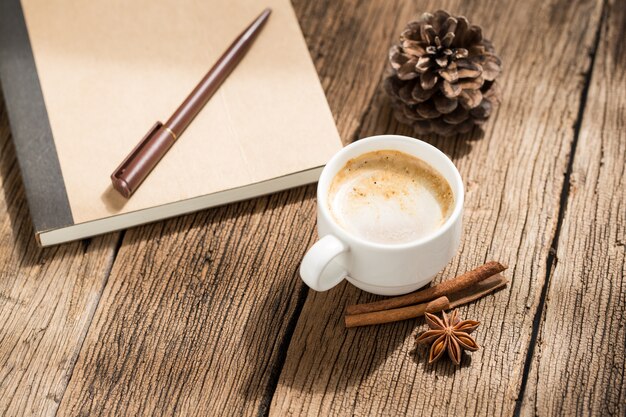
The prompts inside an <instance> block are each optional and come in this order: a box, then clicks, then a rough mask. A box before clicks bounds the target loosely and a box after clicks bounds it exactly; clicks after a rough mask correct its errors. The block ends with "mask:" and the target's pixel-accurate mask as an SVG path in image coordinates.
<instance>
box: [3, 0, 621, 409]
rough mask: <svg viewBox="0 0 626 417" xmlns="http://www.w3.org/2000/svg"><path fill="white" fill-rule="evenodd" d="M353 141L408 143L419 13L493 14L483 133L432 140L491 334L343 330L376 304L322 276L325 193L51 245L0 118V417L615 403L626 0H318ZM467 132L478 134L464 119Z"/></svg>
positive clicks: (320, 27)
mask: <svg viewBox="0 0 626 417" xmlns="http://www.w3.org/2000/svg"><path fill="white" fill-rule="evenodd" d="M294 7H295V9H296V13H297V15H298V18H299V20H300V23H301V25H302V30H303V32H304V34H305V37H306V39H307V43H308V45H309V48H310V52H311V55H312V57H313V59H314V61H315V64H316V67H317V70H318V72H319V76H320V79H321V81H322V84H323V86H324V89H325V91H326V94H327V96H328V100H329V102H330V106H331V108H332V111H333V114H334V116H335V120H336V122H337V125H338V127H339V131H340V133H341V136H342V138H343V140H344V141H345V142H346V143H347V142H350V141H352V140H354V139H356V138H360V137H364V136H369V135H374V134H380V133H398V134H405V135H411V131H410V130H409V129H407V128H406V127H404V126H401V125H399V124H397V123H396V122H395V121H394V120H393V118H392V117H391V115H390V109H389V104H388V102H387V101H386V100H385V97H384V94H383V93H382V90H381V82H380V81H381V78H382V74H383V71H384V70H385V66H386V62H385V59H386V56H387V49H388V47H389V45H390V44H391V42H393V41H394V40H395V39H396V38H397V36H398V34H399V33H400V31H401V29H402V27H403V26H404V24H405V23H406V22H408V21H409V20H410V19H411V17H413V16H415V15H417V14H418V13H421V12H423V11H426V10H431V11H432V10H435V9H436V8H438V7H445V8H447V9H448V10H451V11H455V12H457V13H459V14H465V15H466V16H468V17H469V18H470V20H471V21H472V22H475V23H479V24H481V25H483V27H484V32H485V34H486V35H487V36H488V37H490V38H492V40H493V41H494V43H495V45H496V47H497V49H498V50H499V51H500V53H501V56H502V58H503V61H504V64H505V73H504V74H503V76H502V79H501V81H502V87H503V103H502V106H501V107H500V109H499V111H498V112H497V113H496V114H495V115H494V116H493V117H492V119H491V120H490V121H489V123H488V124H487V125H486V127H485V133H484V137H482V138H480V139H475V138H474V139H472V137H473V136H472V135H467V136H461V137H457V138H452V139H441V138H435V137H432V138H426V139H427V140H428V141H429V142H431V143H433V144H434V145H436V146H437V147H439V148H440V149H442V150H443V151H444V152H446V153H447V154H448V155H450V157H451V158H452V159H453V160H454V162H455V164H456V165H457V167H458V168H459V170H460V171H461V174H462V176H463V178H464V181H465V184H466V187H467V196H466V206H465V217H464V224H465V226H464V235H463V241H462V244H461V249H460V252H459V254H458V256H456V257H455V259H454V260H453V262H451V263H450V265H449V266H448V267H447V268H446V269H445V270H444V271H443V272H442V273H441V274H440V276H438V277H437V280H441V279H445V278H449V277H452V276H455V275H457V274H459V273H461V272H464V271H466V270H468V269H471V268H473V267H475V266H477V265H480V264H482V263H483V262H485V261H486V260H490V259H495V260H499V261H501V262H503V263H507V264H508V265H510V268H509V270H508V271H506V273H505V275H506V276H507V277H509V279H510V280H511V282H510V284H509V286H508V287H507V288H506V289H505V290H503V291H500V292H499V293H496V294H494V295H490V296H488V297H486V298H484V299H482V300H480V301H479V302H477V303H475V304H472V305H468V306H465V307H463V308H461V311H460V312H461V316H463V317H468V318H473V319H477V320H479V321H481V322H482V325H481V327H480V328H479V330H478V331H477V333H476V338H477V341H478V343H479V344H480V345H481V346H482V349H481V350H479V351H477V352H474V353H472V354H470V355H466V356H465V357H464V360H463V362H462V364H461V366H460V367H459V368H456V367H454V366H453V365H451V364H450V362H441V363H438V364H436V365H434V366H429V365H427V364H426V362H425V358H424V354H423V352H421V351H418V354H417V355H415V354H411V353H410V352H411V351H412V350H413V348H414V340H413V335H414V334H415V332H416V331H419V330H423V329H424V327H425V325H424V322H423V320H421V319H420V320H417V321H414V320H411V321H406V322H401V323H395V324H389V325H383V326H375V327H371V328H361V329H351V330H346V329H345V328H344V326H343V322H342V320H343V317H342V316H343V309H344V307H345V306H346V305H348V304H352V303H355V302H364V301H369V300H374V299H377V298H378V297H376V296H373V295H369V294H366V293H363V292H361V291H359V290H357V289H355V288H354V287H352V286H350V285H347V284H343V285H340V286H339V287H338V288H335V289H333V290H331V291H329V292H325V293H316V292H313V291H311V290H308V289H307V288H306V287H305V286H304V285H303V284H302V282H301V281H300V279H299V277H298V272H297V270H298V264H299V261H300V259H301V258H302V255H303V254H304V252H305V251H306V249H307V248H308V247H309V246H310V245H311V244H312V243H313V242H314V241H315V239H316V233H315V216H314V213H315V209H314V207H315V192H314V191H315V186H309V187H303V188H298V189H294V190H291V191H287V192H283V193H280V194H276V195H272V196H270V197H266V198H260V199H256V200H252V201H247V202H243V203H239V204H233V205H229V206H226V207H221V208H217V209H213V210H207V211H203V212H200V213H197V214H192V215H188V216H185V217H181V218H177V219H172V220H168V221H163V222H159V223H156V224H153V225H149V226H145V227H140V228H136V229H132V230H128V231H126V232H121V233H116V234H109V235H106V236H102V237H97V238H94V239H89V240H85V241H82V242H76V243H73V244H67V245H62V246H59V247H55V248H50V249H45V250H41V249H39V248H37V246H36V244H35V241H34V239H33V233H32V229H31V226H30V220H29V215H28V208H27V203H26V200H25V197H24V190H23V186H22V181H21V179H20V173H19V169H18V167H17V163H16V159H15V152H14V148H13V144H12V142H11V134H10V130H9V127H8V122H7V115H6V111H5V110H4V109H3V110H2V111H1V112H0V149H1V154H0V174H1V180H2V193H1V195H0V211H1V212H2V216H1V220H0V415H7V416H13V415H37V416H54V415H58V416H66V415H68V416H69V415H85V416H87V415H128V416H133V415H140V414H141V415H161V414H168V415H169V414H184V415H197V416H213V415H235V416H239V415H272V416H274V415H275V416H283V415H320V416H327V415H358V416H374V415H390V416H391V415H400V416H401V415H424V416H428V415H477V416H478V415H480V416H482V415H494V416H511V415H513V416H529V415H541V416H545V415H573V414H579V415H611V416H617V415H624V414H625V413H626V380H625V377H626V360H625V345H626V326H625V322H626V278H625V277H624V276H625V273H626V270H625V269H626V262H625V246H624V245H625V243H626V191H625V188H626V174H625V165H626V47H625V46H624V45H626V43H625V42H624V34H625V33H626V10H625V7H624V4H623V3H622V2H620V1H618V0H608V1H604V2H603V1H600V0H580V1H577V2H570V1H558V0H528V1H525V2H519V1H516V0H507V1H462V0H445V1H443V2H441V1H429V0H418V1H415V2H409V1H400V0H386V1H357V0H351V1H348V0H346V1H332V0H326V1H306V0H297V1H296V2H295V4H294ZM474 136H475V135H474Z"/></svg>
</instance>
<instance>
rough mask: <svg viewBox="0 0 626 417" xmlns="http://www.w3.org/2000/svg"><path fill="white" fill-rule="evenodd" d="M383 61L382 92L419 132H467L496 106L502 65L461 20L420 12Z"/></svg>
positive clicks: (397, 113)
mask: <svg viewBox="0 0 626 417" xmlns="http://www.w3.org/2000/svg"><path fill="white" fill-rule="evenodd" d="M389 62H390V63H391V71H390V74H389V75H388V76H387V77H386V79H385V90H386V91H387V93H388V94H389V96H390V97H391V99H392V103H393V107H394V110H395V111H394V114H395V116H396V118H397V119H398V120H399V121H400V122H402V123H406V124H410V125H412V126H413V127H414V129H415V131H416V132H417V133H419V134H425V133H436V134H439V135H443V136H449V135H452V134H455V133H465V132H468V131H470V130H471V129H472V127H473V126H474V125H480V124H483V123H484V122H485V121H486V120H487V118H488V117H489V115H490V114H491V113H492V112H493V111H494V110H495V107H496V106H497V105H498V104H499V90H498V87H497V85H496V83H495V79H496V77H497V76H498V75H499V74H500V72H501V65H502V62H501V61H500V58H498V57H497V55H496V54H495V50H494V48H493V45H492V44H491V42H490V41H488V40H487V39H485V38H483V36H482V30H481V28H480V27H479V26H476V25H471V26H470V24H469V22H468V20H467V19H466V18H465V17H463V16H458V17H454V16H450V14H449V13H448V12H445V11H443V10H439V11H437V12H435V13H434V14H430V13H424V14H423V15H422V17H421V18H420V19H419V20H417V21H414V22H411V23H409V24H408V25H407V27H406V29H405V30H404V32H402V34H401V35H400V44H399V45H394V46H392V47H391V49H390V50H389Z"/></svg>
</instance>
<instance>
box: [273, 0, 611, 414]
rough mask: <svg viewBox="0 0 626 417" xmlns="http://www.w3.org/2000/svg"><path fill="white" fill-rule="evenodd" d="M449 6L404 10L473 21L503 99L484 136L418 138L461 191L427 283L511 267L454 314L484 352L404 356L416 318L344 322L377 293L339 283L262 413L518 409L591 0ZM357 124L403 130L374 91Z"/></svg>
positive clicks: (594, 9) (302, 324)
mask: <svg viewBox="0 0 626 417" xmlns="http://www.w3.org/2000/svg"><path fill="white" fill-rule="evenodd" d="M450 4H451V3H448V2H444V4H440V3H437V6H434V5H432V4H429V5H426V3H424V2H417V4H416V5H415V11H416V12H418V11H419V12H421V11H423V10H429V9H430V10H432V9H434V8H435V7H442V6H448V8H449V9H451V10H455V11H457V12H459V13H462V14H465V15H467V16H468V17H469V18H470V21H471V22H475V23H481V24H483V26H484V33H486V35H487V36H489V37H491V38H492V40H493V41H494V43H495V45H496V48H497V49H498V50H499V51H500V52H501V55H502V58H503V61H504V65H505V73H504V76H503V79H502V86H503V103H502V106H501V108H500V110H499V111H498V113H497V114H496V115H495V117H494V119H493V120H491V121H490V122H489V123H488V124H487V126H486V132H485V135H484V138H482V139H481V140H471V135H469V136H465V137H461V138H457V139H448V140H446V139H440V138H429V139H428V140H429V142H431V143H433V144H435V145H436V146H438V147H439V148H440V149H442V150H444V152H446V153H447V154H449V155H450V156H451V158H452V159H453V161H454V162H455V164H456V165H457V167H458V168H459V170H460V171H461V174H462V177H463V178H464V181H465V185H466V193H467V194H466V206H465V213H464V222H465V230H464V237H463V241H462V245H461V250H460V253H459V255H458V256H457V257H456V258H455V259H454V261H453V262H452V263H451V264H450V265H449V266H448V267H447V268H446V269H445V270H444V271H443V273H442V274H441V275H440V276H439V277H437V280H440V279H442V278H443V277H445V278H449V277H452V276H455V275H458V274H459V273H461V272H464V271H467V270H469V269H472V268H474V267H476V266H478V265H480V264H482V263H483V262H485V261H486V260H491V259H495V260H499V261H502V262H503V263H507V264H508V265H509V266H510V269H509V270H508V271H506V272H505V274H504V275H506V276H507V277H509V278H510V279H511V284H510V285H509V287H508V288H507V289H506V290H504V291H501V292H500V293H497V294H495V295H493V296H489V297H487V298H485V299H482V300H480V301H479V302H477V303H475V304H473V305H469V306H466V307H462V308H461V309H460V314H461V316H462V317H467V318H472V319H476V320H479V321H481V322H482V325H481V327H480V328H479V330H478V331H477V332H476V337H477V341H478V343H479V345H481V346H482V349H481V350H479V351H478V352H474V353H472V354H471V355H466V356H465V359H464V360H463V362H462V364H461V367H460V368H459V369H455V367H454V366H453V365H451V363H449V362H442V363H438V364H435V365H433V366H429V365H427V364H426V358H425V356H426V355H425V352H424V350H423V349H420V350H418V352H417V355H413V354H411V353H410V352H411V351H412V350H413V348H414V340H413V335H414V334H415V332H416V327H417V330H418V331H421V330H423V329H424V328H425V325H424V322H423V320H422V319H420V320H417V321H408V322H402V323H395V324H389V325H382V326H374V327H369V328H359V329H352V330H346V329H344V326H343V317H342V315H343V308H344V307H345V306H346V305H349V304H353V303H356V302H367V301H371V300H374V299H377V298H378V297H375V296H371V295H368V294H365V293H363V292H361V291H359V290H357V289H355V288H354V287H352V286H350V285H347V284H344V285H341V286H339V287H338V288H336V289H333V290H331V291H329V292H326V293H315V292H313V291H310V292H309V294H308V296H307V299H306V302H305V305H304V307H303V310H302V313H301V315H300V318H299V320H298V323H297V326H296V329H295V332H294V335H293V337H292V340H291V344H290V346H289V350H288V353H287V358H286V362H285V365H284V368H283V371H282V374H281V376H280V379H279V382H278V386H277V390H276V393H275V395H274V398H273V401H272V404H271V408H270V415H280V416H283V415H338V414H351V415H358V416H369V415H434V416H437V415H511V414H512V413H513V411H514V409H515V405H516V401H517V397H518V395H519V391H520V385H521V381H522V379H523V372H524V364H525V361H526V352H527V350H528V347H529V343H532V342H531V334H532V328H533V319H534V316H535V314H536V313H537V311H538V307H539V305H540V299H541V288H542V285H543V282H544V280H545V277H546V260H547V258H548V253H549V248H550V244H551V241H552V239H553V235H554V233H555V228H556V224H557V217H558V213H559V206H560V205H559V200H560V194H561V190H562V186H563V183H564V173H565V172H566V169H567V164H568V153H569V152H570V150H571V147H572V143H573V138H574V130H573V126H574V123H575V120H576V114H577V109H578V106H579V101H580V97H581V90H582V87H583V82H582V81H583V77H584V73H585V71H587V70H588V68H589V65H590V60H589V58H588V51H589V49H590V48H591V47H592V45H593V40H594V33H595V28H596V27H597V25H598V23H599V17H600V10H601V2H600V1H593V0H589V1H582V2H576V3H570V2H566V1H559V0H550V1H543V0H533V1H528V2H525V3H524V4H523V5H521V4H520V3H519V2H517V1H512V0H511V1H506V2H505V1H501V2H497V3H493V2H463V3H461V4H459V5H458V7H449V5H450ZM404 23H405V22H404V21H402V22H397V27H396V29H395V31H394V32H395V33H399V31H400V30H401V27H402V26H403V24H404ZM381 24H383V23H382V22H381ZM391 40H392V38H389V42H391ZM573 40H575V41H573ZM382 55H383V53H382V51H381V56H382ZM364 120H365V122H366V123H365V124H364V126H363V129H362V130H361V135H363V136H365V135H371V134H380V133H390V132H397V133H402V134H411V132H410V131H409V130H407V129H406V128H404V127H401V126H398V125H397V124H396V123H395V122H394V121H393V119H392V118H391V117H390V110H389V105H388V103H387V101H386V100H385V98H384V97H383V96H382V95H378V96H377V98H376V99H375V101H374V103H373V105H372V106H371V110H370V112H369V113H368V114H367V115H366V116H365V117H364Z"/></svg>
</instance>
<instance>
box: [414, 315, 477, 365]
mask: <svg viewBox="0 0 626 417" xmlns="http://www.w3.org/2000/svg"><path fill="white" fill-rule="evenodd" d="M442 313H443V320H442V319H440V318H439V317H437V316H436V315H434V314H430V313H426V323H428V327H430V330H427V331H425V332H424V333H422V334H421V335H420V336H419V337H418V338H417V343H432V345H431V347H430V353H429V354H428V363H433V362H435V361H437V360H438V359H439V358H441V356H442V355H443V352H445V351H448V356H449V357H450V359H451V360H452V362H454V363H455V364H456V365H459V364H460V363H461V352H462V350H463V349H466V350H471V351H475V350H478V344H476V341H475V340H474V339H473V338H472V336H470V333H471V332H473V331H474V330H476V328H477V327H478V325H480V323H479V322H477V321H474V320H463V321H461V319H459V313H458V311H457V310H454V311H453V312H452V313H450V315H449V316H448V315H447V314H446V312H445V311H443V312H442Z"/></svg>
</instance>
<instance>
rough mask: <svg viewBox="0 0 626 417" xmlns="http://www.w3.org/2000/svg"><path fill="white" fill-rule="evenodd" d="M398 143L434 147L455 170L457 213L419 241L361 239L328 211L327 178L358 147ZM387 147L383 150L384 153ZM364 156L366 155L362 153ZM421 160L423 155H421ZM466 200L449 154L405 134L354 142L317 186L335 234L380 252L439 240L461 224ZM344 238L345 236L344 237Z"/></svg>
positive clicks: (332, 162)
mask: <svg viewBox="0 0 626 417" xmlns="http://www.w3.org/2000/svg"><path fill="white" fill-rule="evenodd" d="M390 139H391V140H394V141H399V142H404V143H407V144H409V145H411V146H413V145H416V144H417V146H423V147H427V148H430V149H431V150H432V151H434V153H435V154H436V155H438V156H439V157H441V159H442V161H443V162H444V163H445V164H447V165H448V166H449V167H450V168H451V172H452V176H453V179H454V182H456V183H457V189H458V195H455V201H454V210H452V213H451V214H450V216H448V218H447V219H446V221H445V222H444V224H443V225H442V226H441V227H440V228H438V229H437V230H436V231H435V232H433V233H432V234H429V235H426V236H424V237H422V238H420V239H416V240H411V241H409V242H403V243H379V242H373V241H371V240H367V239H364V238H362V237H359V236H357V235H355V234H354V233H352V232H350V231H349V230H347V229H345V228H344V227H342V226H341V225H339V224H338V223H337V221H336V220H335V218H334V217H333V215H332V214H331V213H330V210H329V208H328V188H329V187H330V184H331V181H330V180H332V178H331V179H329V180H328V181H327V177H328V176H329V175H330V173H329V172H330V167H332V166H334V165H336V164H337V163H338V162H337V161H338V160H339V159H341V158H342V157H343V156H345V154H347V153H349V152H352V150H353V149H354V148H358V147H361V146H365V145H366V144H369V143H372V142H381V143H384V142H386V141H388V140H390ZM384 149H385V148H384V147H381V148H380V149H379V150H384ZM362 153H363V152H362ZM362 153H358V152H357V153H356V154H355V155H354V158H356V157H358V156H359V155H361V154H362ZM418 158H419V156H418ZM425 162H426V163H428V164H430V165H431V166H432V164H431V163H430V162H429V161H425ZM340 169H341V167H340ZM323 183H326V184H327V185H326V186H325V187H323V189H322V187H321V185H322V184H323ZM464 199H465V189H464V186H463V179H462V178H461V174H460V173H459V170H458V169H457V167H456V166H455V165H454V163H453V162H452V160H451V159H450V158H449V157H448V155H446V154H445V153H443V152H442V151H441V150H439V149H438V148H437V147H435V146H433V145H431V144H430V143H427V142H425V141H423V140H420V139H417V138H413V137H409V136H403V135H376V136H369V137H366V138H363V139H358V140H356V141H354V142H352V143H350V144H349V145H347V146H345V147H344V148H343V149H341V150H340V151H339V152H337V153H336V154H334V155H333V156H332V157H331V158H330V159H329V160H328V162H327V163H326V166H325V167H324V169H323V170H322V173H321V175H320V179H319V181H318V187H317V201H318V209H319V210H320V211H321V212H322V213H323V214H324V216H325V217H326V219H327V220H328V221H330V222H331V223H332V224H333V225H334V226H335V231H333V233H337V231H338V232H339V233H338V234H340V235H344V237H348V238H349V239H351V240H353V241H355V242H357V243H359V244H361V245H366V246H370V247H373V248H376V249H380V250H398V249H408V248H414V247H418V246H421V245H423V244H426V243H429V242H432V241H433V240H435V239H437V238H438V237H440V236H441V235H443V234H445V233H446V232H448V230H449V229H450V228H452V226H453V225H454V224H455V223H456V222H457V220H458V219H459V217H460V216H461V213H462V211H463V203H464ZM340 237H341V236H340Z"/></svg>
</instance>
